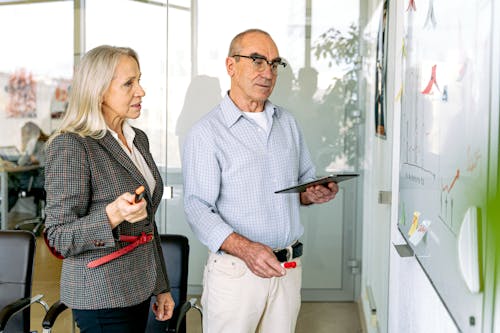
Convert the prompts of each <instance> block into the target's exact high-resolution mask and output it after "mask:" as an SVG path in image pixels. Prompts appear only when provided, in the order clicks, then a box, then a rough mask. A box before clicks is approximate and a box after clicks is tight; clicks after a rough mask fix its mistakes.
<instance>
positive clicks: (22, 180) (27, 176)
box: [9, 121, 48, 210]
mask: <svg viewBox="0 0 500 333" xmlns="http://www.w3.org/2000/svg"><path fill="white" fill-rule="evenodd" d="M47 139H48V135H47V134H45V133H44V132H43V131H42V130H41V129H40V127H38V125H37V124H35V123H33V122H31V121H29V122H27V123H26V124H24V125H23V127H22V128H21V151H22V155H21V157H20V158H19V160H18V161H17V165H18V166H27V165H35V164H37V165H40V167H41V168H40V169H36V170H31V171H26V172H15V173H9V210H11V209H12V207H14V205H15V204H16V202H17V199H18V198H19V193H20V192H22V191H26V192H28V191H30V192H31V195H33V196H34V197H35V204H37V205H38V203H39V202H40V200H42V199H44V197H45V193H44V189H43V186H44V180H45V179H44V175H43V167H44V166H45V142H46V141H47Z"/></svg>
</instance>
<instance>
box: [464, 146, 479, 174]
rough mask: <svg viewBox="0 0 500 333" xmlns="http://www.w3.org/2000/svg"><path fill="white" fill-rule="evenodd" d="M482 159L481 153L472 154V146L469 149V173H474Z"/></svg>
mask: <svg viewBox="0 0 500 333" xmlns="http://www.w3.org/2000/svg"><path fill="white" fill-rule="evenodd" d="M480 159H481V152H480V151H479V149H478V150H476V151H475V152H474V153H472V152H471V149H470V146H469V147H467V171H469V172H472V171H474V170H475V169H476V168H477V164H478V162H479V160H480Z"/></svg>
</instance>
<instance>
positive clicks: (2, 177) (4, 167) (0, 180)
mask: <svg viewBox="0 0 500 333" xmlns="http://www.w3.org/2000/svg"><path fill="white" fill-rule="evenodd" d="M39 168H40V166H39V165H36V164H35V165H25V166H17V165H13V164H11V163H5V162H0V200H1V203H0V214H1V215H0V219H1V224H0V229H1V230H5V229H7V227H8V225H9V224H8V222H9V221H8V216H9V173H15V172H26V171H31V170H37V169H39Z"/></svg>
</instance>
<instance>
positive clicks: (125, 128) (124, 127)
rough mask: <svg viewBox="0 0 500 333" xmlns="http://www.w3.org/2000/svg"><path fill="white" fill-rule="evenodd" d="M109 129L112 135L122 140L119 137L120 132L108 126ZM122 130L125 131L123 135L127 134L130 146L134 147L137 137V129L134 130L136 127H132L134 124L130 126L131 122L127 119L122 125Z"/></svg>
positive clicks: (126, 138) (126, 137)
mask: <svg viewBox="0 0 500 333" xmlns="http://www.w3.org/2000/svg"><path fill="white" fill-rule="evenodd" d="M108 131H109V132H110V133H111V135H112V136H113V137H114V138H115V139H116V140H118V141H120V140H119V139H118V134H117V133H116V132H115V131H113V130H112V129H111V128H109V127H108ZM122 131H123V136H125V140H127V144H128V145H129V147H132V145H133V143H134V138H135V131H134V129H133V128H132V126H130V124H129V123H128V122H127V121H124V122H123V125H122Z"/></svg>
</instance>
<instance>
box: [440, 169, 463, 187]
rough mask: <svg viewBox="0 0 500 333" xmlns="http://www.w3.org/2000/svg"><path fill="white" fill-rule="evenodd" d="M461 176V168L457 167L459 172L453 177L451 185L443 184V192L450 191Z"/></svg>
mask: <svg viewBox="0 0 500 333" xmlns="http://www.w3.org/2000/svg"><path fill="white" fill-rule="evenodd" d="M459 177H460V169H457V173H456V174H455V176H454V177H453V179H452V181H451V183H450V184H449V185H448V184H446V185H445V186H443V192H448V193H450V192H451V190H452V189H453V186H455V183H456V182H457V180H458V178H459Z"/></svg>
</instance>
